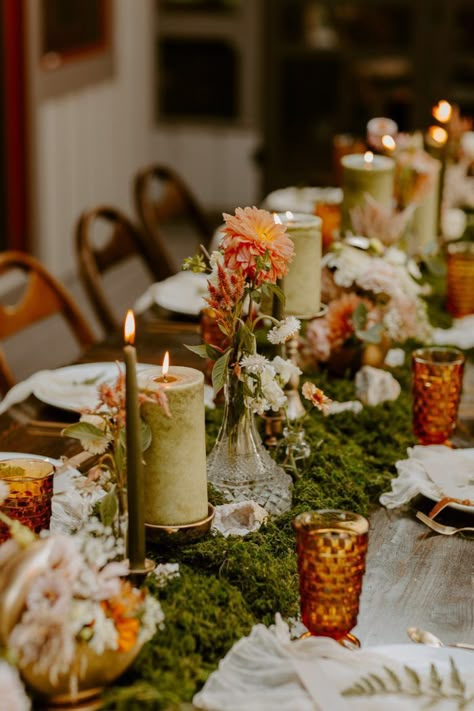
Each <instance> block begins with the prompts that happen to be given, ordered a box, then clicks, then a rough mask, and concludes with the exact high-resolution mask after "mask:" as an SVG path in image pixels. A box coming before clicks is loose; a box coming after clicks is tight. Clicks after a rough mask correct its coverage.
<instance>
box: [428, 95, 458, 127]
mask: <svg viewBox="0 0 474 711" xmlns="http://www.w3.org/2000/svg"><path fill="white" fill-rule="evenodd" d="M452 112H453V107H452V106H451V104H450V103H449V101H446V100H445V99H441V100H440V101H438V103H437V104H436V106H433V110H432V112H431V113H432V114H433V116H434V118H435V119H436V120H437V121H439V122H440V123H449V121H450V120H451V114H452Z"/></svg>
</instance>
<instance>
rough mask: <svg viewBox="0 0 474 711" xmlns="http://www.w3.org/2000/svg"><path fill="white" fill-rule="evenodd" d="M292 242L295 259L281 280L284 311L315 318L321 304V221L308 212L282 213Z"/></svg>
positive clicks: (281, 216) (289, 314)
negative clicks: (283, 293) (283, 294)
mask: <svg viewBox="0 0 474 711" xmlns="http://www.w3.org/2000/svg"><path fill="white" fill-rule="evenodd" d="M278 219H279V220H280V221H281V222H282V223H283V224H284V225H285V227H286V233H287V235H288V237H290V239H291V240H292V242H293V245H294V253H293V259H292V260H291V262H290V265H289V268H288V274H287V275H286V276H285V277H284V278H283V280H282V288H283V291H284V292H285V306H284V312H285V314H287V315H288V316H299V317H300V318H313V317H314V316H316V314H317V313H318V311H319V309H320V307H321V226H322V220H321V218H320V217H316V216H315V215H306V214H305V213H300V212H296V213H292V212H286V213H279V214H278Z"/></svg>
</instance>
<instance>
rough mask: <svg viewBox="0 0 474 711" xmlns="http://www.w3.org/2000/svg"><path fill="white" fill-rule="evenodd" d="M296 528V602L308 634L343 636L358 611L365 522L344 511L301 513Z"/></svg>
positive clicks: (348, 632) (346, 633) (366, 526)
mask: <svg viewBox="0 0 474 711" xmlns="http://www.w3.org/2000/svg"><path fill="white" fill-rule="evenodd" d="M293 527H294V529H295V531H296V545H297V553H298V572H299V585H300V606H301V617H302V620H303V624H304V625H305V626H306V627H307V628H308V630H309V632H310V634H312V635H316V636H323V637H332V638H333V639H336V640H344V639H349V640H351V641H352V642H355V643H356V644H358V641H357V639H356V638H355V637H353V635H351V634H350V631H351V629H352V628H353V627H355V625H356V622H357V615H358V613H359V597H360V593H361V589H362V578H363V575H364V572H365V556H366V552H367V544H368V531H369V522H368V521H367V519H365V518H364V517H363V516H359V515H358V514H355V513H351V512H349V511H337V510H335V509H323V510H321V511H308V512H306V513H302V514H300V515H299V516H297V517H296V518H295V520H294V521H293Z"/></svg>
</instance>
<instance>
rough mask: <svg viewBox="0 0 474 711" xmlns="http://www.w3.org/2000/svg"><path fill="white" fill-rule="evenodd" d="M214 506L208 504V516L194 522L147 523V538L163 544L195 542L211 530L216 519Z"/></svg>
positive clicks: (181, 544)
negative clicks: (167, 524)
mask: <svg viewBox="0 0 474 711" xmlns="http://www.w3.org/2000/svg"><path fill="white" fill-rule="evenodd" d="M214 513H215V512H214V506H213V505H212V504H208V505H207V516H206V518H203V519H201V521H195V522H194V523H183V524H181V525H177V526H159V525H156V524H153V523H146V524H145V530H146V535H147V538H148V540H149V541H150V542H152V543H158V544H161V545H166V544H169V543H171V544H173V545H178V546H184V545H187V544H188V543H193V542H194V541H197V540H199V538H202V537H203V536H205V535H206V534H207V533H209V531H210V530H211V526H212V521H213V520H214Z"/></svg>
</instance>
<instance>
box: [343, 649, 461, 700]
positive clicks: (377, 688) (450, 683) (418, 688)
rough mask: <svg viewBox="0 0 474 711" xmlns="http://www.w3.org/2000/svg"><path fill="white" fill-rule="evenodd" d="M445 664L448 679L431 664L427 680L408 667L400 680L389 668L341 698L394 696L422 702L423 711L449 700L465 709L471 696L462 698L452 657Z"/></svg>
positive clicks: (371, 676)
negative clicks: (446, 664) (447, 669)
mask: <svg viewBox="0 0 474 711" xmlns="http://www.w3.org/2000/svg"><path fill="white" fill-rule="evenodd" d="M449 661H450V674H449V678H444V677H443V676H442V675H441V673H440V671H439V669H438V668H437V667H436V666H435V665H434V664H431V667H430V673H429V677H428V678H427V679H426V678H422V677H421V676H420V675H419V674H418V672H416V671H415V670H414V669H412V668H411V667H408V666H404V667H403V672H404V675H403V676H401V675H400V674H397V673H396V672H394V671H393V669H390V668H389V667H384V668H383V670H384V675H383V676H382V674H367V676H364V677H362V678H361V679H359V681H357V682H356V683H355V684H353V686H351V687H349V688H348V689H345V691H343V692H342V694H343V696H348V697H350V696H356V697H364V696H370V697H373V696H387V695H388V696H394V695H396V696H406V697H411V698H419V699H425V703H427V706H424V707H423V708H428V706H429V708H431V707H432V706H434V705H435V704H437V703H439V702H440V701H442V700H450V701H453V702H454V703H455V704H456V707H457V708H458V709H464V708H467V707H468V706H469V705H470V704H471V703H472V701H473V700H474V696H472V695H471V696H468V695H467V694H466V685H465V683H464V682H463V680H462V679H461V676H460V673H459V670H458V668H457V667H456V665H455V663H454V660H453V659H452V657H451V658H450V660H449Z"/></svg>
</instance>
